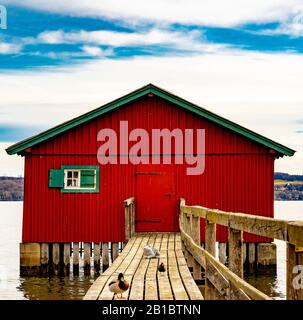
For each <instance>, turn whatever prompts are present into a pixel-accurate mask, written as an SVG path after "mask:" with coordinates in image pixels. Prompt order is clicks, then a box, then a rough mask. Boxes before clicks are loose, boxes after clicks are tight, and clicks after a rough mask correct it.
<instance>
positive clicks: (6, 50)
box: [0, 42, 22, 54]
mask: <svg viewBox="0 0 303 320" xmlns="http://www.w3.org/2000/svg"><path fill="white" fill-rule="evenodd" d="M21 49H22V46H21V45H18V44H14V43H8V42H0V54H15V53H19V52H20V51H21Z"/></svg>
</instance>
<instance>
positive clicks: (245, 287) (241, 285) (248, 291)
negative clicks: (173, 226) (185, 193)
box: [180, 228, 272, 300]
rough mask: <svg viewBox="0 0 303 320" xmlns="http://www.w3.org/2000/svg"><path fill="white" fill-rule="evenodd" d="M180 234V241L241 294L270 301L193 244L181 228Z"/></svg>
mask: <svg viewBox="0 0 303 320" xmlns="http://www.w3.org/2000/svg"><path fill="white" fill-rule="evenodd" d="M180 232H181V239H184V240H186V241H187V243H188V245H190V246H191V247H193V248H195V250H197V251H198V252H200V254H201V255H203V256H204V257H205V259H206V260H207V261H209V262H210V263H211V264H213V265H214V266H215V267H216V268H217V270H218V271H219V272H220V273H221V274H222V275H223V276H224V277H225V278H226V279H227V280H228V281H230V282H231V283H232V284H233V285H235V286H236V287H237V288H239V289H241V290H243V292H244V293H245V294H247V295H248V296H249V297H250V298H252V299H255V300H272V299H271V298H270V297H268V296H267V295H266V294H264V293H263V292H261V291H259V290H258V289H256V288H254V287H253V286H251V285H250V284H248V283H247V282H245V281H244V280H243V279H241V278H240V277H239V276H237V275H236V274H235V273H233V272H231V271H230V270H229V269H228V268H227V267H226V266H225V265H223V264H222V263H221V262H219V261H218V260H217V259H216V258H215V257H214V256H213V255H211V254H210V253H209V252H207V251H206V250H205V249H203V248H202V247H200V246H198V245H197V244H196V243H194V241H193V240H192V239H191V238H190V237H189V235H188V234H186V233H185V232H184V230H183V229H182V228H180Z"/></svg>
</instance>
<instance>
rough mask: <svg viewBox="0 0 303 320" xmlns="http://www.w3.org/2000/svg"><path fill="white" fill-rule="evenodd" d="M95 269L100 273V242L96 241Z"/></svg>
mask: <svg viewBox="0 0 303 320" xmlns="http://www.w3.org/2000/svg"><path fill="white" fill-rule="evenodd" d="M94 271H95V273H99V271H100V243H99V242H95V243H94Z"/></svg>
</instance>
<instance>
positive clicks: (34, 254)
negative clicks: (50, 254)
mask: <svg viewBox="0 0 303 320" xmlns="http://www.w3.org/2000/svg"><path fill="white" fill-rule="evenodd" d="M40 265H41V248H40V243H20V274H21V275H22V276H32V275H37V274H39V273H40Z"/></svg>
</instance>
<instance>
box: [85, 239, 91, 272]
mask: <svg viewBox="0 0 303 320" xmlns="http://www.w3.org/2000/svg"><path fill="white" fill-rule="evenodd" d="M90 245H91V244H90V242H84V245H83V251H84V252H83V269H84V274H86V275H88V274H90V252H91V250H90Z"/></svg>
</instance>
